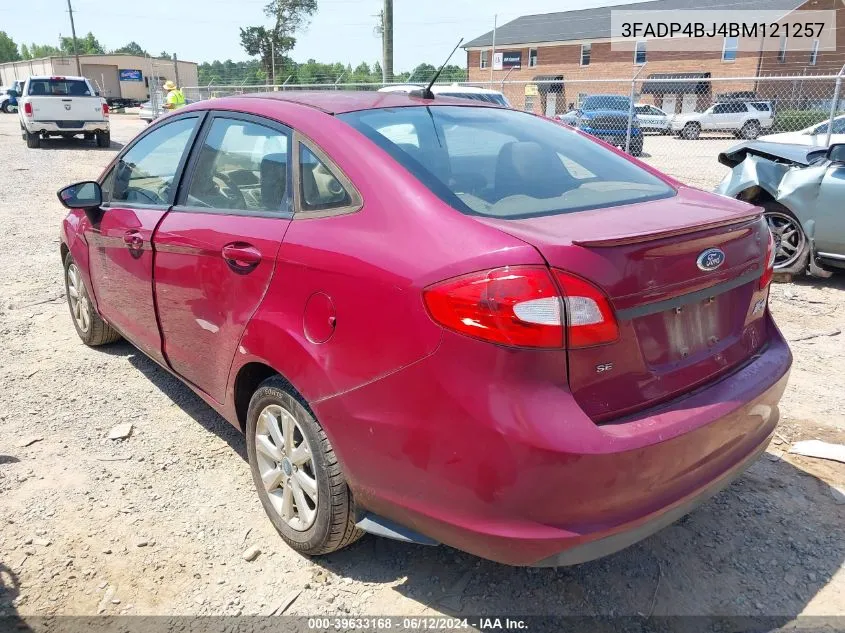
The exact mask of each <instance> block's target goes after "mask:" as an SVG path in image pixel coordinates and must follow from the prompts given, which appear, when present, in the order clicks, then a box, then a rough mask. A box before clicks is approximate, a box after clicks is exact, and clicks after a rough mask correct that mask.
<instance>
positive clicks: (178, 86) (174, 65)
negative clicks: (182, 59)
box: [173, 53, 182, 90]
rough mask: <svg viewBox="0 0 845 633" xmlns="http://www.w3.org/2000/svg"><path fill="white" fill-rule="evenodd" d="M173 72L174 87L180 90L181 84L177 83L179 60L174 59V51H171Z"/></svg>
mask: <svg viewBox="0 0 845 633" xmlns="http://www.w3.org/2000/svg"><path fill="white" fill-rule="evenodd" d="M173 72H174V74H175V75H176V87H177V88H179V89H180V90H181V86H182V84H180V83H179V60H178V59H176V53H173Z"/></svg>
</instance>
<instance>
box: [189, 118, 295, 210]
mask: <svg viewBox="0 0 845 633" xmlns="http://www.w3.org/2000/svg"><path fill="white" fill-rule="evenodd" d="M288 145H289V136H288V134H286V133H284V132H281V131H279V130H275V129H272V128H269V127H266V126H264V125H259V124H257V123H252V122H249V121H241V120H237V119H226V118H216V119H214V121H213V122H212V124H211V128H210V129H209V131H208V135H207V136H206V137H205V141H204V142H203V145H202V149H201V150H200V153H199V156H198V157H197V162H196V166H195V168H194V174H193V177H192V178H191V186H190V189H189V191H188V199H187V201H186V204H187V205H188V206H196V207H207V208H212V209H232V210H243V211H266V212H278V211H282V210H287V209H288V208H289V206H288V203H287V195H286V194H287V182H288V177H287V176H288Z"/></svg>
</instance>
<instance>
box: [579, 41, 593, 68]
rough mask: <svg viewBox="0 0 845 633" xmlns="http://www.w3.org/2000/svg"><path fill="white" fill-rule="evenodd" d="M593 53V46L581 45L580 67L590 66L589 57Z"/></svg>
mask: <svg viewBox="0 0 845 633" xmlns="http://www.w3.org/2000/svg"><path fill="white" fill-rule="evenodd" d="M592 52H593V45H592V44H581V65H582V66H589V65H590V55H591V54H592Z"/></svg>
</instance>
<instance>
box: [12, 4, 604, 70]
mask: <svg viewBox="0 0 845 633" xmlns="http://www.w3.org/2000/svg"><path fill="white" fill-rule="evenodd" d="M72 2H73V10H74V19H75V22H76V34H77V36H81V35H84V34H85V33H87V32H88V31H91V32H93V33H94V35H95V36H96V37H97V38H98V39H99V41H100V43H101V44H102V45H103V46H104V47H105V48H106V49H109V48H118V47H120V46H123V45H124V44H126V43H128V42H129V41H131V40H134V41H136V42H138V43H139V44H140V45H141V46H142V47H143V48H145V49H146V50H148V51H150V52H151V53H154V54H158V53H159V52H160V51H167V52H169V53H173V52H175V53H176V54H177V55H178V56H179V58H180V59H184V60H187V61H195V62H204V61H212V60H215V59H220V60H226V59H233V60H235V61H238V60H243V59H248V56H247V55H246V53H245V52H244V51H243V49H242V48H241V45H240V37H239V33H238V27H241V26H252V25H260V24H264V25H269V24H270V21H269V20H268V19H267V18H266V17H265V16H264V15H263V11H262V8H263V7H264V5H265V4H266V2H267V0H136V1H134V2H103V1H102V0H72ZM619 3H620V0H616V1H614V0H580V1H579V0H520V1H519V2H514V1H513V0H427V1H426V0H424V1H420V0H394V8H393V17H394V19H393V22H394V69H395V70H396V71H397V72H399V71H403V70H411V69H412V68H413V67H414V66H416V65H417V64H419V63H422V62H428V63H431V64H435V65H439V63H441V62H442V61H443V60H445V58H446V56H447V55H448V54H449V52H450V51H451V50H452V48H453V47H454V46H455V44H457V42H458V39H460V38H461V37H463V38H465V40H466V41H469V40H471V39H473V38H475V37H478V36H479V35H482V34H483V33H486V32H487V31H489V30H491V29H492V28H493V19H494V15H497V14H498V23H499V24H500V25H501V24H504V23H505V22H508V21H510V20H513V19H515V18H517V17H519V16H520V15H528V14H532V13H549V12H553V11H567V10H572V9H583V8H587V7H591V6H601V5H609V4H619ZM25 4H26V7H25V8H23V4H22V3H20V2H14V1H13V0H3V2H2V3H0V30H2V31H6V33H7V34H8V35H9V36H10V37H11V38H12V39H13V40H15V42H17V43H18V45H20V44H21V43H26V44H29V43H31V42H36V43H38V44H57V43H58V39H59V35H65V36H67V35H70V21H69V20H68V14H67V0H26V2H25ZM317 4H318V9H317V13H316V14H315V15H314V17H313V18H312V20H311V23H310V25H309V26H308V27H307V29H306V30H305V31H304V32H301V33H299V34H297V38H298V42H297V45H296V48H295V49H294V51H293V55H292V56H293V58H294V59H295V60H296V61H298V62H304V61H306V60H307V59H309V58H313V59H316V60H317V61H319V62H326V63H330V62H342V63H344V64H347V63H350V64H352V65H353V66H354V65H356V64H358V63H359V62H361V61H366V62H368V63H370V64H372V63H373V62H375V61H377V60H380V59H381V40H380V38H379V37H378V36H377V35H375V34H374V28H375V26H376V23H377V17H376V15H377V14H378V12H379V10H380V9H381V8H382V6H383V0H318V2H317ZM34 16H37V19H34ZM452 61H453V62H456V63H458V64H459V65H464V64H465V63H466V58H465V57H464V55H463V53H462V52H461V51H458V52H457V53H455V57H453V58H452Z"/></svg>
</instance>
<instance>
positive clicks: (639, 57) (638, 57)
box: [634, 42, 646, 66]
mask: <svg viewBox="0 0 845 633" xmlns="http://www.w3.org/2000/svg"><path fill="white" fill-rule="evenodd" d="M645 58H646V54H645V42H637V46H636V48H635V49H634V63H635V64H637V65H640V66H641V65H642V64H645Z"/></svg>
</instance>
